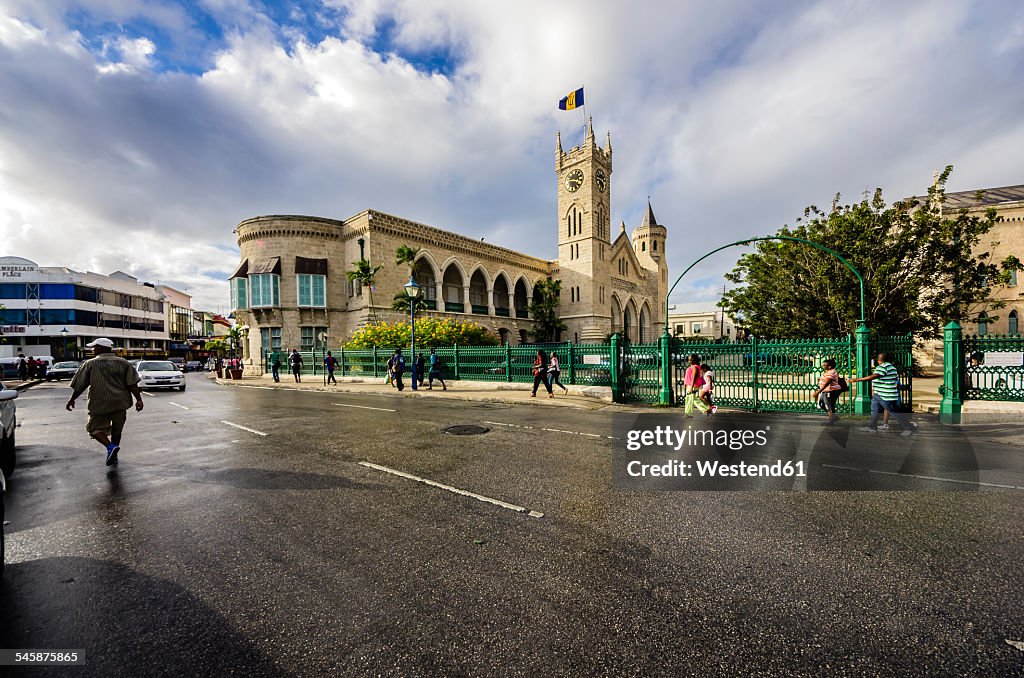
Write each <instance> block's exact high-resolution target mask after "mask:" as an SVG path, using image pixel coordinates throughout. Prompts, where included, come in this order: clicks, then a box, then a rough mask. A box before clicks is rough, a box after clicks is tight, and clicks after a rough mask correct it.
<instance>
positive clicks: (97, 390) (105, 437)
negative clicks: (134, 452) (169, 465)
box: [65, 339, 143, 466]
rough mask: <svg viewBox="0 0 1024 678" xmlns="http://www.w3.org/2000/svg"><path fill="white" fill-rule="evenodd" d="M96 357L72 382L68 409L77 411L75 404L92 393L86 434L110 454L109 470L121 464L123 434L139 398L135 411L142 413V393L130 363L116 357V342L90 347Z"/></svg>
mask: <svg viewBox="0 0 1024 678" xmlns="http://www.w3.org/2000/svg"><path fill="white" fill-rule="evenodd" d="M86 347H87V348H91V349H92V351H93V355H94V356H95V357H93V358H92V359H90V360H86V361H85V362H84V363H82V366H81V367H80V368H78V372H76V373H75V377H74V378H73V379H72V380H71V389H72V393H71V398H70V399H69V400H68V402H67V405H65V408H66V409H67V411H68V412H71V411H73V410H74V409H75V400H77V399H78V396H80V395H82V393H83V392H84V391H85V389H89V405H88V413H89V421H88V422H87V423H86V425H85V430H86V431H87V432H88V433H89V435H90V436H92V438H93V439H94V440H96V441H97V442H99V443H100V444H101V445H103V447H105V448H106V450H107V466H113V465H115V464H117V453H118V452H120V451H121V433H122V432H123V431H124V424H125V421H126V420H127V410H128V408H129V407H131V406H132V396H134V397H135V411H136V412H141V411H142V407H143V404H142V391H140V390H139V374H138V372H136V371H135V368H134V367H133V366H132V364H131V363H130V362H128V361H127V360H125V359H124V358H119V357H118V356H116V355H114V354H113V353H112V351H111V350H112V349H113V347H114V342H112V341H111V340H110V339H96V340H95V341H93V342H91V343H89V344H86Z"/></svg>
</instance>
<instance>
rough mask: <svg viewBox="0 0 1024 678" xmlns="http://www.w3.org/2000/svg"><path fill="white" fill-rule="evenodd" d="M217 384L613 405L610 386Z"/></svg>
mask: <svg viewBox="0 0 1024 678" xmlns="http://www.w3.org/2000/svg"><path fill="white" fill-rule="evenodd" d="M211 378H213V379H214V381H216V382H217V383H218V384H223V385H225V386H241V387H246V386H248V387H252V388H265V389H280V390H286V389H290V390H301V391H330V392H334V393H359V394H362V395H382V396H403V397H406V398H439V399H443V400H473V401H478V402H480V401H482V402H493V403H511V404H516V405H524V404H525V405H538V406H546V407H574V408H578V409H587V410H595V409H601V408H604V407H608V406H611V405H612V390H611V388H608V387H607V386H569V387H568V388H569V393H568V394H566V393H564V392H563V391H562V390H561V389H559V388H558V387H557V386H556V387H555V397H554V398H548V394H547V392H546V391H544V389H543V388H541V389H540V391H538V392H537V397H536V398H531V397H530V391H531V389H532V388H533V384H519V383H508V382H493V381H466V380H459V381H454V380H452V381H448V382H447V384H448V390H447V391H442V390H441V387H440V386H439V385H438V384H437V382H435V383H434V390H432V391H431V390H427V387H426V385H425V384H424V385H423V386H421V387H420V388H419V390H416V391H413V390H412V388H411V386H410V384H409V380H408V379H405V390H403V391H401V392H399V391H398V390H397V389H395V388H394V387H392V386H388V385H387V384H385V383H384V377H380V378H379V379H363V378H361V377H337V379H338V385H337V386H335V385H334V384H331V385H330V386H324V381H323V376H322V375H307V374H304V375H302V382H301V383H298V384H297V383H295V380H294V378H293V377H292V375H290V374H284V373H282V374H281V381H280V383H274V379H273V377H271V376H270V375H269V374H267V375H264V376H261V377H255V376H246V377H243V378H242V379H241V381H238V380H235V379H218V378H216V375H212V376H211Z"/></svg>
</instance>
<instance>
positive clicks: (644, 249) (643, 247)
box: [640, 241, 647, 252]
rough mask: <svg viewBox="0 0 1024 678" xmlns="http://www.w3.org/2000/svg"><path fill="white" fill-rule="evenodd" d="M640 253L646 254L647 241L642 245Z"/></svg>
mask: <svg viewBox="0 0 1024 678" xmlns="http://www.w3.org/2000/svg"><path fill="white" fill-rule="evenodd" d="M640 251H641V252H646V251H647V241H644V242H642V243H640Z"/></svg>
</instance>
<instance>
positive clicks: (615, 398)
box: [608, 334, 622, 403]
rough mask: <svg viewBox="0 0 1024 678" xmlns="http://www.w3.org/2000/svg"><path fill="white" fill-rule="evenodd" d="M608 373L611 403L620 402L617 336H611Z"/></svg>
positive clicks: (620, 385) (620, 388) (620, 387)
mask: <svg viewBox="0 0 1024 678" xmlns="http://www.w3.org/2000/svg"><path fill="white" fill-rule="evenodd" d="M608 373H609V376H610V379H611V382H612V402H616V403H621V402H622V384H620V383H619V335H618V334H613V335H612V347H611V354H610V355H609V356H608Z"/></svg>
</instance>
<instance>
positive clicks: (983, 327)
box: [978, 311, 988, 337]
mask: <svg viewBox="0 0 1024 678" xmlns="http://www.w3.org/2000/svg"><path fill="white" fill-rule="evenodd" d="M986 334H988V313H985V312H984V311H982V312H981V314H980V315H979V316H978V336H979V337H983V336H985V335H986Z"/></svg>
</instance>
